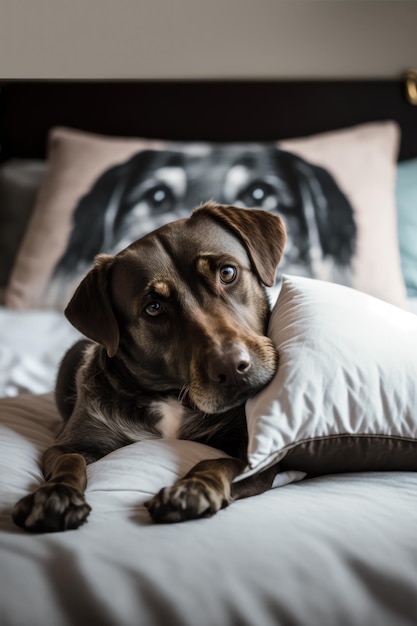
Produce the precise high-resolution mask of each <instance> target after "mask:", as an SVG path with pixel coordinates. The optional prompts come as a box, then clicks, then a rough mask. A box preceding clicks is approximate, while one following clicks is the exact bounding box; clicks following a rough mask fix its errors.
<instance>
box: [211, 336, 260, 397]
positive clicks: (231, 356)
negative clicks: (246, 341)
mask: <svg viewBox="0 0 417 626" xmlns="http://www.w3.org/2000/svg"><path fill="white" fill-rule="evenodd" d="M250 368H251V359H250V355H249V352H248V351H247V350H246V348H245V347H244V346H241V345H234V346H232V347H231V348H230V349H229V350H227V351H225V352H224V353H222V354H220V353H218V354H215V355H213V356H212V357H211V359H210V360H209V364H208V374H209V377H210V378H211V380H212V381H213V382H215V383H218V384H220V385H223V386H224V387H233V386H235V385H239V384H240V383H241V382H243V380H244V377H245V375H246V374H248V372H249V370H250Z"/></svg>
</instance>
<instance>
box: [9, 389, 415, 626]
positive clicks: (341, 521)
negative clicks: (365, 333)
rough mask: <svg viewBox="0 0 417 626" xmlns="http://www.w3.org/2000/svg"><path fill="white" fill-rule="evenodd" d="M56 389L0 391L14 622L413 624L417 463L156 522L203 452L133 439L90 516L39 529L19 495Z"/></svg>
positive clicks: (109, 470) (50, 426)
mask: <svg viewBox="0 0 417 626" xmlns="http://www.w3.org/2000/svg"><path fill="white" fill-rule="evenodd" d="M57 424H58V417H57V414H56V410H55V407H54V404H53V400H52V397H51V395H47V396H30V395H26V396H21V397H20V398H9V399H3V400H0V502H1V509H0V575H1V584H0V624H1V625H2V626H26V625H28V626H29V625H30V626H70V625H71V626H72V625H74V626H83V625H86V626H87V625H88V626H93V625H96V624H97V625H98V624H100V626H142V625H143V626H171V625H172V626H175V625H177V626H229V625H230V626H238V625H247V626H272V625H282V626H297V625H298V626H338V625H343V626H349V625H355V626H412V625H415V624H416V623H417V533H416V529H417V506H416V500H417V474H412V473H410V474H408V473H374V474H370V473H369V474H365V473H363V474H345V475H340V476H326V477H322V478H316V479H311V480H305V481H302V482H301V483H296V484H292V485H287V486H285V487H283V488H281V489H273V490H270V491H269V492H267V493H265V494H263V495H260V496H256V497H254V498H249V499H247V500H242V501H239V502H236V503H234V504H233V505H232V506H230V507H229V508H227V509H225V510H223V511H221V512H220V513H219V514H217V515H216V516H215V517H213V518H211V519H204V520H198V521H192V522H186V523H183V524H174V525H153V524H152V523H151V522H150V519H149V517H148V514H147V511H146V509H145V507H144V506H143V503H144V501H145V500H147V499H148V498H149V497H150V496H151V495H153V494H154V493H156V491H158V490H159V489H160V488H161V487H162V486H165V485H169V484H171V483H172V482H174V480H175V479H176V478H177V477H179V476H180V475H182V474H184V473H185V472H186V471H187V470H188V469H189V468H190V467H191V466H192V465H194V464H195V463H196V462H197V461H198V460H200V459H203V458H213V457H216V456H219V455H221V454H222V453H220V452H218V451H216V450H214V449H212V448H209V447H207V446H203V445H201V444H197V443H194V442H189V441H176V440H165V441H151V442H146V443H136V444H133V445H131V446H127V447H126V448H123V449H120V450H118V451H116V452H114V453H112V454H110V455H109V456H107V457H105V458H103V459H101V460H100V461H97V462H96V463H94V464H92V465H91V466H90V467H89V468H88V481H89V482H88V487H87V499H88V502H89V504H90V505H91V506H92V512H91V514H90V517H89V520H88V522H87V523H86V524H85V525H84V526H83V527H81V528H80V529H78V530H75V531H67V532H65V533H53V534H46V535H30V534H27V533H25V532H24V531H22V530H21V529H18V528H17V527H15V526H14V525H13V522H12V520H11V518H10V512H11V508H12V506H13V504H14V503H15V501H16V500H17V499H19V498H20V497H22V496H23V495H25V494H26V493H27V492H28V491H29V490H30V489H33V488H34V487H36V485H37V484H39V482H40V481H41V480H42V476H41V472H40V470H39V456H40V453H41V452H42V450H43V449H44V448H45V447H46V446H48V445H50V443H51V442H52V440H53V435H54V431H55V428H56V426H57Z"/></svg>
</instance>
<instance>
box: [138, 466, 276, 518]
mask: <svg viewBox="0 0 417 626" xmlns="http://www.w3.org/2000/svg"><path fill="white" fill-rule="evenodd" d="M243 468H244V463H243V462H242V461H239V460H238V459H233V458H227V459H214V460H209V461H201V462H200V463H197V465H195V466H194V467H193V468H192V469H191V470H190V471H189V472H188V474H186V476H184V478H181V479H180V480H177V482H175V483H174V484H173V486H172V487H165V488H164V489H161V491H160V492H159V493H157V494H156V496H154V497H153V498H152V499H151V500H148V502H145V506H146V508H147V509H148V511H149V513H150V515H151V517H152V519H153V521H154V522H159V523H167V522H184V521H186V520H190V519H197V518H199V517H210V516H211V515H214V513H217V511H219V510H220V509H222V508H224V507H226V506H227V505H228V504H230V503H231V502H233V501H235V500H239V499H241V498H247V497H249V496H254V495H258V494H260V493H263V492H264V491H266V490H267V489H270V488H271V486H272V483H273V481H274V478H275V476H276V474H277V473H278V465H275V466H273V467H270V468H269V469H267V470H265V471H263V472H261V473H259V474H255V475H253V476H250V477H249V478H246V479H244V480H242V481H239V482H236V483H233V484H232V481H233V479H234V478H235V477H236V476H238V474H240V473H241V472H242V470H243Z"/></svg>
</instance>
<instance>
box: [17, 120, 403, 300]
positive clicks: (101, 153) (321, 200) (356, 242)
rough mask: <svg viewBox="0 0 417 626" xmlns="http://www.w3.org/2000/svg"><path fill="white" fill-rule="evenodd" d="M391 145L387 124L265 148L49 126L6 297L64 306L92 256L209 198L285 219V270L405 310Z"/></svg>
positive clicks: (395, 134) (392, 127)
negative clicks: (41, 171) (39, 180)
mask: <svg viewBox="0 0 417 626" xmlns="http://www.w3.org/2000/svg"><path fill="white" fill-rule="evenodd" d="M398 143H399V130H398V127H397V125H396V124H395V123H394V122H378V123H370V124H365V125H361V126H357V127H354V128H350V129H344V130H340V131H332V132H329V133H325V134H323V135H316V136H312V137H307V138H305V139H296V140H291V141H285V142H281V143H277V142H271V143H267V144H266V143H263V144H261V143H239V144H236V143H235V144H233V143H224V144H209V143H200V144H197V143H191V144H190V143H184V142H174V143H173V142H161V141H159V142H152V141H148V140H141V139H137V140H133V139H116V138H106V137H101V136H95V135H90V134H86V133H82V132H79V131H73V130H69V129H64V128H55V129H53V130H52V131H51V134H50V138H49V150H48V168H47V174H46V176H45V178H44V181H43V184H42V186H41V188H40V191H39V195H38V199H37V202H36V206H35V207H34V212H33V217H32V220H31V222H30V224H29V227H28V229H27V231H26V234H25V238H24V240H23V243H22V245H21V248H20V250H19V253H18V257H17V260H16V263H15V266H14V268H13V271H12V274H11V278H10V281H9V285H8V289H7V292H6V304H7V306H9V307H12V308H30V307H32V308H37V307H53V308H59V309H62V308H64V307H65V305H66V303H67V302H68V300H69V298H70V297H71V295H72V293H73V291H74V289H75V287H76V286H77V284H78V283H79V282H80V280H81V278H82V277H83V276H84V274H85V273H86V272H87V270H88V269H89V268H90V267H91V265H92V263H93V259H94V257H95V256H96V255H97V254H98V253H100V252H107V253H111V254H112V253H115V252H118V251H119V250H121V249H122V248H123V247H125V246H126V245H128V244H129V243H131V242H132V241H134V240H135V239H138V238H139V237H141V236H142V235H144V234H146V233H147V232H149V231H151V230H153V229H154V228H156V227H158V226H160V225H162V224H164V223H167V222H169V221H172V220H175V219H178V218H180V217H184V216H188V215H189V214H190V213H191V211H192V210H193V209H194V208H195V206H197V205H199V204H201V203H203V202H205V201H207V200H210V199H213V200H215V201H217V202H219V203H223V204H228V205H237V206H243V207H247V208H253V207H257V208H263V209H265V210H268V211H272V212H276V213H278V214H280V215H281V216H282V217H283V218H284V220H285V222H286V228H287V233H288V243H287V246H286V250H285V252H284V257H283V260H282V263H281V269H280V270H279V271H280V272H281V274H282V273H283V272H288V273H295V274H299V275H304V276H309V277H314V278H319V279H322V280H332V281H334V282H338V283H342V284H346V285H351V286H353V287H356V288H358V289H360V290H362V291H365V292H368V293H371V294H373V295H375V296H378V297H380V298H382V299H385V300H387V301H390V302H392V303H395V304H398V305H400V306H404V307H405V286H404V281H403V278H402V274H401V266H400V257H399V250H398V239H397V224H396V207H395V172H396V167H395V166H396V156H397V150H398ZM278 280H280V276H278Z"/></svg>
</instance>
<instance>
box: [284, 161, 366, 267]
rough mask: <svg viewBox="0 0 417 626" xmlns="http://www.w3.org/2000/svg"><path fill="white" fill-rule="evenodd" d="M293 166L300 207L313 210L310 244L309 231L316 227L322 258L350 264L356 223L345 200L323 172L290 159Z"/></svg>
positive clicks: (310, 225)
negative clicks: (296, 176)
mask: <svg viewBox="0 0 417 626" xmlns="http://www.w3.org/2000/svg"><path fill="white" fill-rule="evenodd" d="M294 167H295V171H296V173H297V175H298V181H299V185H300V190H301V195H302V200H303V204H304V206H308V205H310V206H312V207H313V209H314V217H315V223H314V224H311V223H310V224H308V226H309V230H310V237H311V238H312V240H313V241H314V232H313V233H312V232H311V231H312V230H313V231H314V229H315V228H317V230H318V237H319V240H320V241H319V243H320V247H321V251H322V254H323V256H324V257H326V256H327V255H330V256H336V257H337V258H338V259H340V261H341V262H342V263H350V262H351V258H352V256H353V254H354V252H355V243H356V224H355V220H354V215H353V210H352V207H351V205H350V203H349V201H348V199H347V197H346V196H345V195H344V193H343V192H342V191H341V189H340V188H339V186H338V185H337V183H336V181H335V179H334V178H333V176H332V175H331V174H330V173H329V172H328V171H327V170H326V169H324V168H322V167H319V166H318V165H312V164H311V163H307V162H306V161H304V160H303V159H300V158H294ZM307 222H308V220H307ZM312 235H313V237H312Z"/></svg>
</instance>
